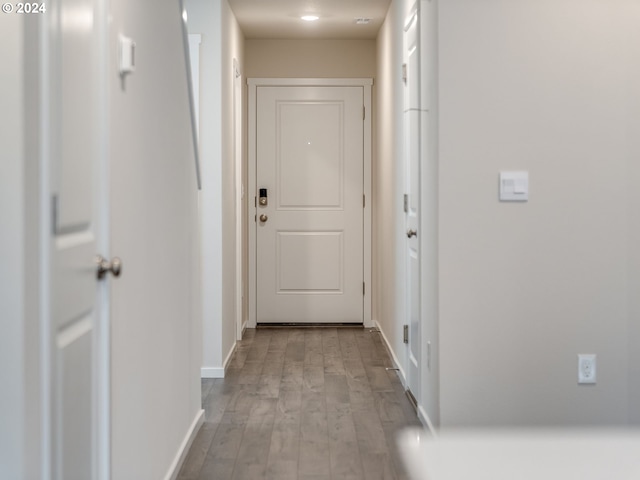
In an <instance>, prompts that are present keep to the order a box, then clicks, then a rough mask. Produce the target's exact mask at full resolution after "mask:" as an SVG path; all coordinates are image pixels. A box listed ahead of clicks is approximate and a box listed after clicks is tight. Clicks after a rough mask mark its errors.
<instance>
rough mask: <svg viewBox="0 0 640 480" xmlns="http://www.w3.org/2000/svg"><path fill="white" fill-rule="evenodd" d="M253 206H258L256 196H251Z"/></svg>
mask: <svg viewBox="0 0 640 480" xmlns="http://www.w3.org/2000/svg"><path fill="white" fill-rule="evenodd" d="M253 206H254V207H257V206H258V197H253Z"/></svg>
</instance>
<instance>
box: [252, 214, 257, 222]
mask: <svg viewBox="0 0 640 480" xmlns="http://www.w3.org/2000/svg"><path fill="white" fill-rule="evenodd" d="M253 221H254V222H255V223H257V222H258V214H257V213H256V214H255V215H254V216H253Z"/></svg>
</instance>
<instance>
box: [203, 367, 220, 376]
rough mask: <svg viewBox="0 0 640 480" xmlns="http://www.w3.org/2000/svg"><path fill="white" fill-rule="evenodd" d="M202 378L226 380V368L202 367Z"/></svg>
mask: <svg viewBox="0 0 640 480" xmlns="http://www.w3.org/2000/svg"><path fill="white" fill-rule="evenodd" d="M200 378H224V368H223V367H202V368H200Z"/></svg>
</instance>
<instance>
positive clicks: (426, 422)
mask: <svg viewBox="0 0 640 480" xmlns="http://www.w3.org/2000/svg"><path fill="white" fill-rule="evenodd" d="M418 418H419V419H420V422H421V423H422V426H423V427H425V428H427V429H428V430H429V433H431V435H433V437H434V438H438V430H437V429H436V427H435V426H434V425H433V422H432V421H431V419H430V418H429V415H427V412H425V411H424V408H422V405H418Z"/></svg>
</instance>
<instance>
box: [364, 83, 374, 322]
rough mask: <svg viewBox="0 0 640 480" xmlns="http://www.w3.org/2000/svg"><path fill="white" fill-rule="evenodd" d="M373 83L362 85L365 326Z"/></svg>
mask: <svg viewBox="0 0 640 480" xmlns="http://www.w3.org/2000/svg"><path fill="white" fill-rule="evenodd" d="M372 85H373V81H369V83H363V84H362V86H363V88H364V98H363V100H364V107H365V112H366V115H365V119H364V139H363V142H364V144H363V154H364V172H363V173H364V178H363V182H364V185H363V188H364V195H365V199H366V200H365V207H364V231H363V232H362V233H363V235H364V238H363V246H362V255H363V260H364V261H363V267H364V272H363V277H364V282H365V285H366V288H365V293H364V299H363V302H364V311H363V317H364V318H363V320H364V326H365V327H367V328H371V327H373V325H374V324H373V319H372V318H371V315H372V308H371V301H372V295H371V294H372V292H373V277H372V273H371V271H372V267H371V263H372V262H371V259H372V258H373V254H372V249H371V238H372V227H371V225H372V220H371V219H372V208H371V206H372V205H373V193H372V190H371V168H372V158H373V155H372V153H371V151H372V147H373V141H372V138H371V135H372V118H373V107H372V103H371V86H372Z"/></svg>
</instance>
